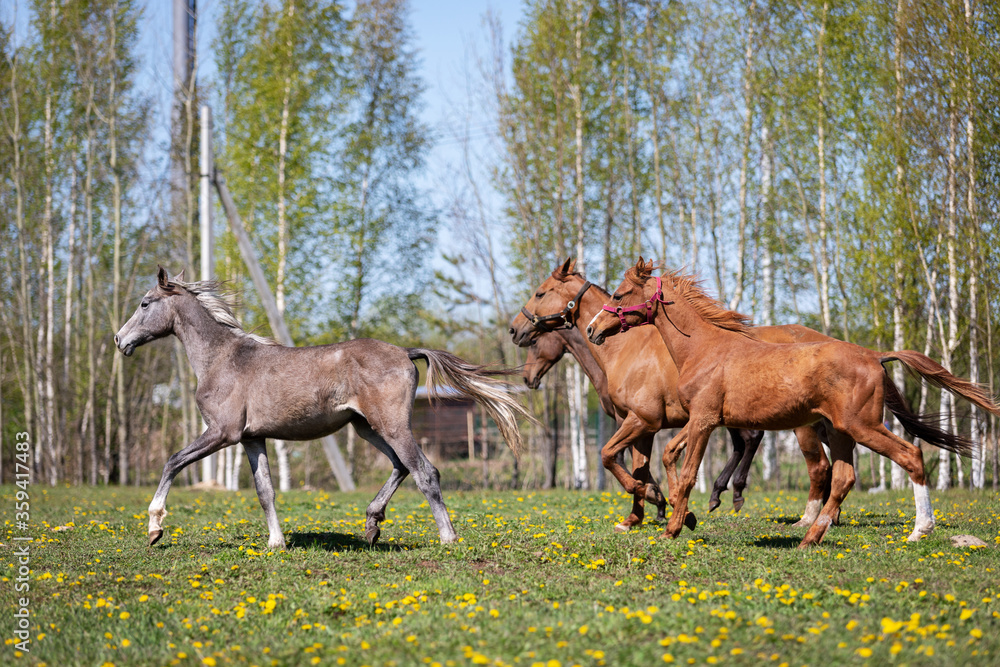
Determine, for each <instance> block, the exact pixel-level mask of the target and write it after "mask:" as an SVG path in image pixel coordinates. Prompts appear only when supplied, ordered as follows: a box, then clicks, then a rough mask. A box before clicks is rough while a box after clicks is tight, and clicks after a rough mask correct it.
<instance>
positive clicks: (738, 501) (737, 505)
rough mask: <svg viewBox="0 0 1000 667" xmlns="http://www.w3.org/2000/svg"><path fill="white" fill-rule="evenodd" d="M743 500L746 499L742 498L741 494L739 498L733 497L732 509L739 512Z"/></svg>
mask: <svg viewBox="0 0 1000 667" xmlns="http://www.w3.org/2000/svg"><path fill="white" fill-rule="evenodd" d="M745 502H746V501H745V500H744V499H743V497H742V496H741V497H739V498H733V511H734V512H739V511H740V510H741V509H743V503H745Z"/></svg>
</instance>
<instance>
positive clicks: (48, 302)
mask: <svg viewBox="0 0 1000 667" xmlns="http://www.w3.org/2000/svg"><path fill="white" fill-rule="evenodd" d="M53 11H54V10H53ZM52 122H53V118H52V94H51V92H49V93H48V94H47V95H46V96H45V140H44V141H45V208H44V212H43V217H44V220H43V222H42V225H43V228H42V231H43V234H44V239H43V252H44V253H45V274H46V279H47V282H46V289H45V357H44V366H43V368H44V374H45V382H44V398H43V400H44V407H43V408H42V410H41V411H40V414H41V415H42V416H43V419H42V424H43V426H44V429H45V432H44V437H45V442H44V443H41V447H44V448H45V452H46V458H47V461H46V466H45V467H46V473H47V474H46V477H47V481H48V483H49V486H55V484H56V482H57V481H58V479H59V470H58V465H57V464H58V461H59V455H58V452H57V450H58V445H57V443H56V429H55V423H56V394H55V359H54V357H55V345H54V342H55V319H56V312H55V311H56V309H55V292H56V281H55V277H56V267H55V251H54V249H53V246H54V245H55V238H54V237H55V230H54V226H55V223H54V221H53V216H52V174H53V171H54V165H53V155H52V142H53V137H52ZM41 447H40V448H41Z"/></svg>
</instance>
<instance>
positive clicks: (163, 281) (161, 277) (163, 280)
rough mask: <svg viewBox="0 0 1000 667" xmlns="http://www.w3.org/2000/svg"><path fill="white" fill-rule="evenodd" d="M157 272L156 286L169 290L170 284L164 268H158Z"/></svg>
mask: <svg viewBox="0 0 1000 667" xmlns="http://www.w3.org/2000/svg"><path fill="white" fill-rule="evenodd" d="M156 268H157V271H156V284H157V285H159V286H160V287H161V288H163V289H167V284H168V283H169V282H170V281H169V279H168V278H167V271H166V269H164V268H163V267H162V266H157V267H156Z"/></svg>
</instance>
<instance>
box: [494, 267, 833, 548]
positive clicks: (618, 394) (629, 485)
mask: <svg viewBox="0 0 1000 667" xmlns="http://www.w3.org/2000/svg"><path fill="white" fill-rule="evenodd" d="M608 298H609V295H608V294H607V292H605V291H604V290H602V289H600V288H598V287H595V286H593V285H591V284H590V283H589V282H587V281H585V280H584V278H583V276H582V275H580V274H579V273H577V272H575V271H574V270H573V264H572V262H571V260H566V262H565V263H563V264H562V266H560V267H557V268H556V269H555V270H554V271H553V272H552V275H551V276H550V277H549V278H546V280H545V281H544V282H543V283H542V284H541V285H540V286H539V287H538V288H537V289H536V290H535V292H534V296H533V297H532V298H531V299H530V300H529V301H528V302H527V303H526V304H525V306H524V307H523V308H522V310H521V314H519V315H518V316H517V317H516V318H515V319H514V321H513V323H512V324H511V330H510V332H511V336H512V338H513V340H514V342H515V343H517V344H518V345H521V346H530V345H531V344H532V343H533V342H535V341H538V340H540V339H541V336H542V335H543V334H545V333H546V331H552V332H554V333H556V334H559V335H561V336H562V337H563V339H564V341H566V343H567V347H568V348H569V349H570V351H571V352H572V353H573V355H574V356H575V357H576V358H577V359H578V360H580V362H581V364H582V365H583V367H584V369H585V370H587V369H588V368H592V366H593V363H592V362H591V361H590V360H591V359H593V360H595V361H596V362H597V365H598V366H599V368H600V370H601V371H602V372H603V373H602V374H603V375H604V376H605V379H604V382H603V383H598V382H595V386H599V384H604V385H605V386H607V388H608V393H609V398H610V401H611V403H612V404H613V406H614V409H615V416H616V419H617V421H618V426H619V428H618V431H617V432H616V433H615V434H614V436H612V438H611V440H609V441H608V443H607V444H606V445H605V446H604V448H603V449H602V452H601V457H602V463H603V464H604V466H605V467H606V468H607V469H608V470H609V471H611V473H612V474H613V475H615V478H616V479H618V481H619V482H620V483H621V484H622V486H623V487H624V488H625V490H626V492H628V493H632V494H633V496H634V500H633V510H632V514H630V515H629V517H628V518H627V519H626V520H625V521H623V522H622V523H621V524H618V526H616V528H617V529H619V530H627V529H628V528H630V527H632V526H634V525H637V524H638V523H641V522H642V516H643V514H642V512H643V509H642V500H643V497H644V496H645V495H646V494H647V493H650V488H652V487H653V486H654V483H653V482H651V481H650V480H651V475H650V472H649V470H648V467H646V466H648V464H647V463H646V462H645V461H646V459H648V456H649V453H650V452H651V450H652V439H653V435H655V434H656V432H657V431H659V430H660V429H663V428H680V427H682V426H683V425H684V424H686V423H687V413H686V411H685V410H684V409H683V407H682V406H681V404H680V399H679V397H678V395H677V384H676V372H677V369H676V366H675V365H674V363H673V360H672V359H671V358H670V354H669V352H668V350H667V348H666V346H665V345H663V343H662V340H661V339H660V338H659V336H657V335H655V333H654V332H653V331H652V330H651V329H650V328H647V329H644V330H642V331H639V332H636V334H635V335H636V336H637V337H638V339H639V342H638V343H637V344H633V345H630V344H626V343H625V342H622V343H614V344H609V345H608V346H606V347H597V346H595V345H589V344H583V343H585V339H584V338H583V336H582V335H581V333H580V331H579V328H578V327H576V326H575V325H576V322H577V321H578V320H580V321H588V320H589V319H590V318H591V317H592V316H593V314H595V313H597V312H599V311H600V307H601V304H602V303H603V302H605V301H606V300H607V299H608ZM537 313H557V315H537ZM762 332H764V333H767V334H768V335H771V336H773V337H775V338H776V339H778V340H781V341H785V340H788V341H791V340H796V339H801V338H809V337H812V336H815V337H819V338H822V339H824V340H830V339H827V338H826V337H825V336H823V335H822V334H820V333H818V332H815V331H812V330H811V329H807V328H806V327H801V326H797V325H791V326H788V327H768V328H766V330H762ZM549 345H551V344H550V343H546V346H549ZM661 369H662V371H663V372H662V373H661V372H659V370H661ZM526 372H531V367H527V368H526ZM588 375H590V376H591V378H592V379H593V377H594V375H593V371H592V370H588ZM730 434H731V435H732V438H733V445H734V449H735V450H736V452H737V455H739V456H740V457H741V458H742V461H740V463H741V465H740V474H741V481H742V484H743V486H745V483H746V475H747V473H748V472H749V466H750V462H751V461H752V459H753V455H754V453H756V450H757V446H758V445H759V443H760V440H761V438H762V436H763V433H762V432H760V431H754V430H747V431H744V432H742V433H741V432H739V431H736V430H730ZM796 434H797V435H798V436H799V442H800V446H801V447H802V451H803V454H804V456H805V458H806V461H807V464H808V466H809V476H810V495H809V502H808V503H807V505H806V514H805V515H804V516H803V519H802V520H801V521H800V522H799V524H800V525H810V524H811V523H812V522H813V520H814V519H815V517H816V514H818V513H819V509H820V507H821V506H822V503H823V499H824V498H825V496H826V495H828V493H829V491H828V489H829V484H830V482H829V470H830V465H829V462H828V461H827V459H826V456H825V454H824V453H823V448H822V446H821V445H820V440H819V438H818V437H817V435H816V432H815V430H813V429H812V428H806V429H802V430H801V431H799V432H797V433H796ZM630 446H631V447H632V448H633V452H634V453H633V466H634V469H633V473H632V475H631V476H629V474H628V472H626V471H625V469H624V466H623V465H622V464H621V462H620V461H619V460H618V455H619V454H620V452H622V451H623V450H624V449H626V448H627V447H630ZM636 451H638V453H639V457H638V458H637V457H636V456H635V452H636ZM741 451H745V452H746V453H743V454H739V452H741ZM733 459H736V456H735V455H734V457H733ZM744 462H745V465H744V464H743V463H744ZM733 467H735V464H733ZM731 473H732V467H729V466H728V465H727V470H724V471H723V474H722V475H720V478H719V480H717V482H716V485H715V488H714V489H713V501H714V504H713V506H712V509H714V508H715V507H716V506H718V493H719V492H720V491H721V490H722V489H725V486H726V482H727V481H728V476H729V475H730V474H731ZM723 477H725V481H722V480H723ZM720 487H721V488H720ZM652 493H653V494H659V493H660V492H659V488H658V487H655V490H654V491H652ZM733 502H734V506H735V507H736V509H739V507H741V506H742V504H743V498H742V487H739V490H738V491H737V489H736V488H735V487H734V497H733Z"/></svg>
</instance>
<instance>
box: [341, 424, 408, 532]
mask: <svg viewBox="0 0 1000 667" xmlns="http://www.w3.org/2000/svg"><path fill="white" fill-rule="evenodd" d="M351 424H352V425H353V426H354V430H356V431H357V432H358V435H360V436H361V437H362V438H364V439H365V440H367V441H368V442H370V443H371V444H372V446H373V447H375V449H377V450H379V451H380V452H382V453H383V454H385V455H386V457H387V458H388V459H389V461H390V462H391V463H392V473H390V475H389V479H387V480H386V482H385V484H383V485H382V488H381V489H379V492H378V493H377V494H375V498H374V499H373V500H372V501H371V502H370V503H368V509H367V511H366V512H365V514H366V518H365V539H366V540H368V544H370V545H372V546H374V545H375V542H377V541H378V538H379V535H381V534H382V529H381V528H379V524H380V523H382V522H383V521H384V520H385V508H386V506H387V505H388V504H389V499H391V498H392V494H394V493H396V489H398V488H399V485H400V484H402V483H403V480H404V479H406V476H407V475H408V474H409V471H408V470H407V469H406V466H405V465H403V462H402V461H400V460H399V457H398V456H396V452H395V451H393V449H392V447H390V446H389V443H387V442H386V441H385V439H383V438H382V436H380V435H379V434H378V433H376V432H375V430H374V429H372V427H371V426H369V425H368V423H367V422H365V421H363V420H361V419H355V420H353V421H352V422H351Z"/></svg>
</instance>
